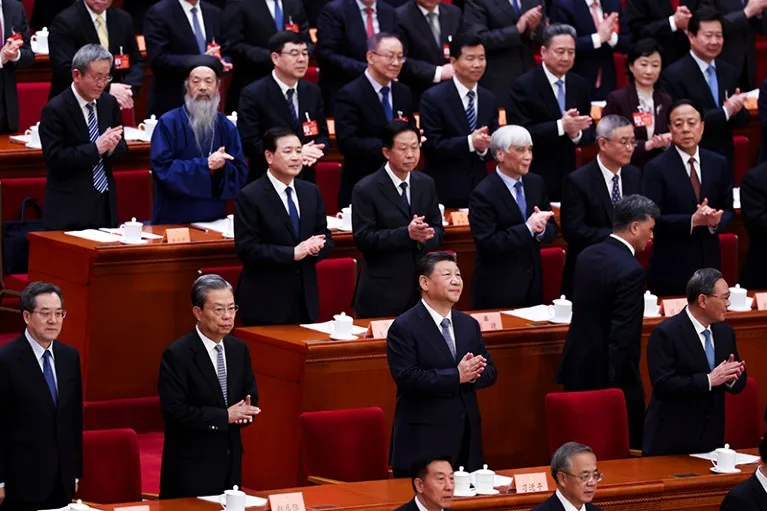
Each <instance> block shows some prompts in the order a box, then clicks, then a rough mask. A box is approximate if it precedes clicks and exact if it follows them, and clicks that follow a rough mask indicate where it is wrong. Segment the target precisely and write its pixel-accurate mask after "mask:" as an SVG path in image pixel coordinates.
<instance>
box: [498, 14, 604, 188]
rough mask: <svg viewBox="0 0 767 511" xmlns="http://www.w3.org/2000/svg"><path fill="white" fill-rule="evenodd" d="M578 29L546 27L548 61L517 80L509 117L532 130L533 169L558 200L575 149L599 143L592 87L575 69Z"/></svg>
mask: <svg viewBox="0 0 767 511" xmlns="http://www.w3.org/2000/svg"><path fill="white" fill-rule="evenodd" d="M575 38H576V33H575V29H574V28H573V27H571V26H569V25H551V26H549V27H546V28H545V29H544V35H543V46H542V47H541V56H542V57H543V64H542V65H541V66H540V67H537V68H535V69H533V70H532V71H529V72H528V73H526V74H524V75H523V76H520V77H519V78H517V79H516V80H515V81H514V84H513V85H512V87H511V97H510V98H509V102H508V104H507V105H506V122H508V123H509V124H518V125H520V126H524V127H525V128H527V129H528V130H530V134H531V135H532V136H533V144H534V147H535V158H534V159H533V166H532V168H531V170H532V172H534V173H535V174H538V175H540V176H542V177H543V180H544V181H545V183H546V189H547V190H548V192H549V197H551V199H552V200H554V201H558V200H559V198H560V192H561V189H562V180H563V179H564V177H565V175H567V174H569V173H570V172H572V171H573V170H575V148H576V147H577V146H588V145H590V144H591V143H592V142H594V127H593V126H592V122H591V102H590V100H589V97H590V94H591V93H590V89H589V85H588V83H586V81H585V80H584V79H583V78H581V77H580V76H578V75H576V74H574V73H570V69H572V67H573V62H574V61H575Z"/></svg>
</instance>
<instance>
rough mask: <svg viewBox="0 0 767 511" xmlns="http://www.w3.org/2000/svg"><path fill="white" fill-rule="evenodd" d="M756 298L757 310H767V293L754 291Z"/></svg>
mask: <svg viewBox="0 0 767 511" xmlns="http://www.w3.org/2000/svg"><path fill="white" fill-rule="evenodd" d="M754 299H755V300H756V310H759V311H763V310H767V293H754Z"/></svg>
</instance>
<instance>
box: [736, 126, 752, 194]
mask: <svg viewBox="0 0 767 511" xmlns="http://www.w3.org/2000/svg"><path fill="white" fill-rule="evenodd" d="M732 143H733V145H734V146H735V153H734V157H733V172H734V175H733V176H732V178H733V186H740V182H741V181H742V180H743V176H745V175H746V172H748V169H749V163H748V137H744V136H743V135H735V136H734V137H732Z"/></svg>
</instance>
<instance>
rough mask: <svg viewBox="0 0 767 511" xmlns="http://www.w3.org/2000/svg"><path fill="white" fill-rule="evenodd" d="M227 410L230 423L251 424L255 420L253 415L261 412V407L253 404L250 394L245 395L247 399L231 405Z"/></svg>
mask: <svg viewBox="0 0 767 511" xmlns="http://www.w3.org/2000/svg"><path fill="white" fill-rule="evenodd" d="M227 412H228V414H229V424H249V423H251V422H253V417H255V416H256V415H258V414H259V413H261V409H260V408H259V407H257V406H253V405H252V404H251V402H250V396H245V399H243V400H241V401H240V402H239V403H236V404H233V405H232V406H230V407H229V408H228V409H227Z"/></svg>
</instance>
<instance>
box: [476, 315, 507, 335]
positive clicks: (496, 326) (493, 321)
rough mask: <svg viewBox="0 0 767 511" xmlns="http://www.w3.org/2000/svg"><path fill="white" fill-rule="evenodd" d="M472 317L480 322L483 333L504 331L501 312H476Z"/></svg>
mask: <svg viewBox="0 0 767 511" xmlns="http://www.w3.org/2000/svg"><path fill="white" fill-rule="evenodd" d="M471 317H472V318H474V319H476V320H477V321H478V322H479V329H480V330H481V331H483V332H493V331H495V330H503V322H502V321H501V313H500V312H475V313H474V314H472V315H471Z"/></svg>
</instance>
